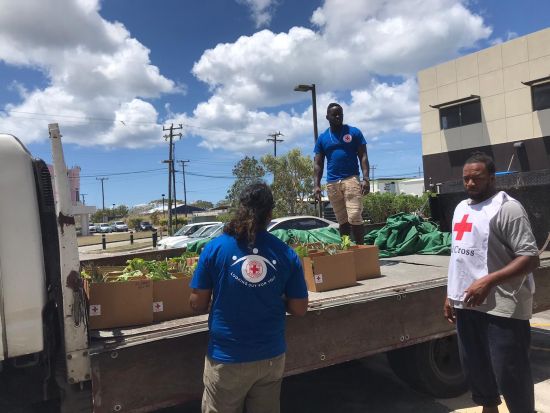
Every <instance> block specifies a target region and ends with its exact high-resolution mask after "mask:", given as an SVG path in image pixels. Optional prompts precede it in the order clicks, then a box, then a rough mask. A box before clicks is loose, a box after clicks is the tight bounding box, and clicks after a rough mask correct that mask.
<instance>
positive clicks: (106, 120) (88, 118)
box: [0, 110, 262, 136]
mask: <svg viewBox="0 0 550 413" xmlns="http://www.w3.org/2000/svg"><path fill="white" fill-rule="evenodd" d="M0 112H4V113H7V114H10V115H11V114H12V113H15V114H22V115H33V116H42V117H44V116H48V117H50V118H52V117H53V118H65V119H74V120H75V121H76V120H85V121H89V122H104V123H117V122H118V123H121V124H123V125H125V126H126V125H154V126H159V123H157V122H144V121H129V120H124V119H112V118H100V117H93V116H77V115H58V114H52V113H38V112H25V111H18V110H1V111H0ZM25 119H35V120H44V118H32V117H30V118H29V117H27V118H25ZM179 125H180V126H185V127H186V128H189V129H199V130H205V131H213V132H225V133H229V134H232V135H235V136H236V135H250V136H261V135H262V134H261V133H260V132H258V133H256V132H247V131H243V130H237V131H228V130H226V129H223V128H206V127H204V126H197V125H193V124H190V123H180V124H179Z"/></svg>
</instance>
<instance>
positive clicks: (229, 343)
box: [191, 183, 308, 413]
mask: <svg viewBox="0 0 550 413" xmlns="http://www.w3.org/2000/svg"><path fill="white" fill-rule="evenodd" d="M273 207H274V202H273V195H272V193H271V190H270V189H269V187H268V186H267V185H266V184H264V183H257V184H252V185H249V186H248V187H246V188H245V189H244V190H243V192H242V193H241V195H240V197H239V209H238V211H237V213H236V215H235V217H234V218H233V220H231V222H229V223H228V224H227V225H226V227H225V229H224V234H223V235H221V236H219V237H218V238H215V239H213V240H212V241H210V242H209V243H208V244H207V245H206V247H205V248H204V250H203V252H202V253H201V255H200V259H199V263H198V266H197V269H196V270H195V274H194V276H193V280H192V282H191V287H192V288H193V293H192V294H191V306H192V308H193V309H194V310H196V311H198V312H206V311H207V310H208V306H209V304H210V297H211V294H212V293H213V297H212V306H211V308H210V316H209V319H208V326H209V328H210V340H209V342H208V353H207V356H206V359H205V365H204V375H203V380H204V393H203V399H202V411H203V413H205V412H207V413H214V412H217V413H222V412H223V413H241V412H242V411H243V408H244V407H245V406H246V411H247V412H251V413H278V412H279V405H280V400H279V399H280V391H281V381H282V377H283V372H284V368H285V351H286V344H285V314H286V311H288V312H289V313H290V314H294V315H305V313H306V311H307V305H308V298H307V297H308V294H307V288H306V284H305V280H304V273H303V270H302V265H301V263H300V259H299V258H298V256H297V255H296V253H295V252H294V250H293V249H292V248H290V247H288V246H287V245H286V244H285V243H283V242H282V241H280V240H279V239H277V238H276V237H275V236H273V235H271V234H270V233H269V232H267V231H266V228H267V225H268V223H269V222H270V221H271V213H272V211H273Z"/></svg>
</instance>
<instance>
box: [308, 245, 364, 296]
mask: <svg viewBox="0 0 550 413" xmlns="http://www.w3.org/2000/svg"><path fill="white" fill-rule="evenodd" d="M302 265H303V267H304V275H305V278H306V284H307V289H308V291H313V292H321V291H329V290H335V289H337V288H344V287H352V286H354V285H355V284H357V280H356V278H355V261H354V253H353V252H351V251H342V252H340V253H338V254H335V255H328V254H326V253H322V252H321V253H320V252H316V253H313V254H311V255H309V256H307V257H303V258H302Z"/></svg>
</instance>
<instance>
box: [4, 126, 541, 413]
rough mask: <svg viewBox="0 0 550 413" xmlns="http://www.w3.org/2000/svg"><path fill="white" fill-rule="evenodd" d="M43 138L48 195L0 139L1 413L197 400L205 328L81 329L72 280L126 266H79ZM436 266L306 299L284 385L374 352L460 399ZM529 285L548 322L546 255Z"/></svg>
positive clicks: (8, 141) (410, 267) (81, 304)
mask: <svg viewBox="0 0 550 413" xmlns="http://www.w3.org/2000/svg"><path fill="white" fill-rule="evenodd" d="M49 133H50V139H51V145H52V155H53V163H54V168H53V169H54V176H55V179H54V182H55V188H52V187H51V180H50V175H49V173H48V172H47V169H48V168H47V166H46V165H45V163H44V162H43V161H41V160H37V159H33V158H32V155H31V154H30V153H29V152H28V151H27V150H26V149H25V147H24V146H23V144H22V143H21V142H20V141H19V140H17V138H15V137H13V136H11V135H0V192H1V193H2V197H1V198H0V223H1V226H0V334H1V339H0V362H1V366H2V371H1V372H0V410H1V411H2V412H10V411H13V412H26V411H37V412H47V411H52V412H54V411H55V412H57V411H60V412H64V413H68V412H70V413H74V412H95V413H106V412H149V411H155V410H157V409H161V408H164V407H169V406H173V405H177V404H180V403H184V402H186V401H190V400H194V399H196V398H198V397H200V394H201V392H202V370H203V363H204V356H205V352H206V347H207V340H208V323H207V316H206V315H200V316H196V317H187V318H182V319H177V320H172V321H166V322H163V323H156V324H153V325H147V326H138V327H132V328H117V329H109V330H89V329H88V327H87V322H86V299H85V295H84V291H83V288H82V280H81V278H80V276H79V270H80V266H81V265H96V266H100V265H120V264H124V263H125V261H126V260H127V259H129V258H133V257H135V256H137V255H136V254H124V255H119V256H111V257H102V258H97V259H94V260H82V261H81V260H80V257H79V254H78V246H77V243H76V233H75V222H74V217H73V215H72V212H71V211H72V210H71V204H70V198H69V194H68V182H67V173H66V166H65V161H64V156H63V150H62V146H61V134H60V131H59V127H58V126H57V124H52V125H50V126H49ZM6 194H11V195H10V196H9V197H7V196H6ZM8 198H9V199H8ZM54 198H55V199H54ZM179 254H181V251H179V250H177V249H174V250H164V251H151V252H147V253H142V254H141V256H146V257H147V258H157V259H158V258H163V257H168V256H176V255H179ZM447 263H448V257H445V256H428V255H411V256H401V257H394V258H388V259H382V260H381V274H382V275H381V277H378V278H374V279H369V280H364V281H358V282H357V284H356V285H355V286H353V287H348V288H342V289H338V290H333V291H328V292H323V293H310V304H309V308H308V312H307V314H306V316H305V317H301V318H299V317H293V316H288V317H287V333H286V336H287V344H288V352H287V362H286V371H285V375H287V376H288V375H294V374H300V373H304V372H307V371H311V370H315V369H319V368H323V367H327V366H330V365H334V364H338V363H342V362H346V361H350V360H354V359H358V358H362V357H366V356H369V355H373V354H377V353H381V352H386V353H387V354H388V358H389V361H390V365H391V366H392V368H393V369H394V371H395V372H396V373H397V374H398V375H399V376H400V377H401V378H402V379H404V380H405V381H406V382H407V383H409V384H410V385H411V386H413V387H414V388H416V389H417V390H420V391H424V392H427V393H430V394H433V395H435V396H438V397H452V396H455V395H458V394H460V393H462V392H464V391H465V383H464V378H463V375H462V372H461V369H460V363H459V359H458V353H457V345H456V339H455V335H454V332H455V330H454V326H452V325H450V324H449V323H448V322H447V321H446V320H445V319H444V318H443V314H442V305H443V300H444V297H445V294H446V281H447ZM535 281H536V283H537V289H536V293H535V300H534V301H535V304H534V306H535V308H534V311H535V312H538V311H544V310H547V309H549V308H550V254H549V253H548V252H543V253H542V254H541V265H540V267H539V268H538V269H537V270H536V271H535ZM350 380H353V378H350ZM365 385H368V383H365Z"/></svg>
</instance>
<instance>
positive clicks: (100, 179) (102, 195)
mask: <svg viewBox="0 0 550 413" xmlns="http://www.w3.org/2000/svg"><path fill="white" fill-rule="evenodd" d="M96 180H97V181H101V200H102V205H103V206H102V210H103V222H105V188H104V186H103V181H108V180H109V178H105V177H102V178H96Z"/></svg>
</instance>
